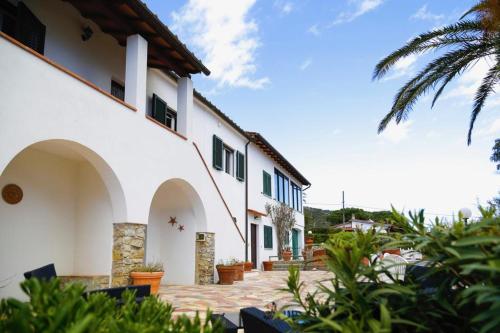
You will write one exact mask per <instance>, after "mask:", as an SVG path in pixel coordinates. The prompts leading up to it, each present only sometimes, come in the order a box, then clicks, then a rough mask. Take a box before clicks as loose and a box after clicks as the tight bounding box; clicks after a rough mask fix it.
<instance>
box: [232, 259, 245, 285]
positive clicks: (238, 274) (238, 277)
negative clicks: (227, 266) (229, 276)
mask: <svg viewBox="0 0 500 333" xmlns="http://www.w3.org/2000/svg"><path fill="white" fill-rule="evenodd" d="M233 267H234V281H243V272H244V271H245V264H244V263H242V262H240V263H237V264H234V265H233Z"/></svg>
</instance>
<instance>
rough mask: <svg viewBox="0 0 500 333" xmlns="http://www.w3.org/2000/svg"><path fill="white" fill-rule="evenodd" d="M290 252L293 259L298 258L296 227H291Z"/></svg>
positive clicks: (297, 233) (297, 232)
mask: <svg viewBox="0 0 500 333" xmlns="http://www.w3.org/2000/svg"><path fill="white" fill-rule="evenodd" d="M292 254H293V259H294V260H297V259H298V258H299V231H298V230H297V229H292Z"/></svg>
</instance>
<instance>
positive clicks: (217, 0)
mask: <svg viewBox="0 0 500 333" xmlns="http://www.w3.org/2000/svg"><path fill="white" fill-rule="evenodd" d="M146 3H147V5H148V6H149V7H150V9H152V10H153V11H154V12H155V13H157V15H158V16H159V17H160V19H161V20H162V21H163V22H164V23H166V24H167V25H168V26H169V27H170V29H172V30H173V31H174V32H175V33H176V34H177V35H178V36H179V37H180V38H181V40H182V41H183V42H184V43H185V44H186V45H187V46H188V47H189V48H190V49H191V50H192V51H193V52H194V53H195V54H196V55H197V56H198V57H199V58H200V59H201V60H202V61H203V63H204V64H205V65H206V66H207V67H208V68H209V69H210V70H211V72H212V73H211V75H210V76H208V77H207V76H204V75H203V74H198V75H195V76H193V81H194V86H195V88H196V89H197V90H199V91H201V92H202V94H204V95H205V96H206V97H207V98H208V99H209V100H211V101H212V102H213V103H214V104H215V105H217V106H218V107H219V108H220V109H221V110H222V111H223V112H225V113H226V114H227V115H229V116H230V117H231V118H232V119H233V120H234V121H236V123H238V124H239V125H240V126H241V127H243V128H244V129H246V130H251V131H257V132H260V133H261V134H262V135H263V136H264V137H266V138H267V139H268V141H270V142H271V143H272V144H273V145H274V146H275V147H276V148H277V149H278V150H279V151H280V152H281V153H282V154H284V156H285V157H287V159H288V160H289V161H290V162H292V163H293V164H294V166H295V167H296V168H297V169H298V170H299V171H300V172H301V173H302V174H303V175H304V176H305V177H306V178H307V179H308V180H309V181H310V182H311V183H312V186H311V188H310V189H308V190H307V192H306V193H307V204H308V205H310V206H313V207H319V208H328V209H338V208H339V207H340V204H341V193H342V191H345V200H346V206H349V207H361V208H365V209H368V210H378V209H389V208H390V206H391V205H394V206H395V207H396V208H397V209H398V210H406V211H407V210H414V209H420V208H425V209H426V212H427V216H428V217H432V216H434V215H439V216H441V217H448V218H451V216H452V215H453V214H456V212H457V211H458V210H459V209H460V208H462V207H468V208H471V209H472V210H473V213H474V214H475V215H476V214H477V210H476V209H475V207H476V205H477V203H478V202H482V203H485V202H486V201H487V200H489V199H491V198H492V197H494V196H495V195H496V194H497V193H498V192H499V190H500V174H499V173H497V172H496V171H495V165H494V164H493V163H492V162H490V161H489V157H490V155H491V148H492V146H493V142H494V139H495V138H498V137H500V112H499V108H500V93H497V95H495V96H493V97H492V98H490V99H489V101H488V102H487V104H486V107H485V108H484V110H483V111H482V113H481V114H480V116H479V118H478V120H477V122H476V126H475V131H474V135H473V141H472V145H470V146H467V143H466V134H467V130H468V125H469V118H470V111H471V103H472V96H473V94H474V91H475V88H476V87H477V86H478V84H479V82H480V80H481V77H482V76H483V75H484V73H485V71H486V70H487V69H488V67H489V66H491V64H492V62H491V61H489V60H486V61H483V62H478V63H477V64H476V65H475V66H474V67H472V68H471V69H470V70H469V71H467V72H466V73H464V74H463V75H462V76H461V77H460V78H459V79H457V80H456V81H455V82H453V83H452V84H451V85H449V87H448V88H447V90H445V92H444V93H443V95H442V97H441V99H440V101H438V103H437V105H436V106H435V107H434V108H433V109H431V108H430V100H431V99H430V97H425V98H423V99H421V100H420V101H419V102H418V104H417V105H416V106H415V108H414V111H413V112H412V114H411V115H410V117H409V119H408V121H406V122H405V123H401V124H399V125H395V124H391V125H389V127H388V128H387V129H386V130H385V131H384V132H383V133H382V134H380V135H379V134H377V126H378V122H379V121H380V120H381V119H382V117H383V116H384V115H385V114H386V113H387V112H388V111H389V109H390V107H391V102H392V100H393V97H394V95H395V93H396V91H397V90H398V89H399V87H401V85H402V84H404V83H405V82H406V81H407V80H408V79H409V78H410V77H411V75H412V74H415V73H416V72H417V71H418V70H419V68H421V67H422V66H423V65H425V64H426V61H429V59H432V58H433V57H434V56H435V54H432V53H429V54H425V55H420V56H415V57H410V58H406V59H404V60H403V61H401V62H399V63H398V64H397V65H396V66H395V68H394V70H393V71H391V72H390V73H389V74H388V75H387V77H386V78H385V79H383V80H380V81H372V73H373V69H374V66H375V65H376V64H377V62H378V61H379V60H381V59H382V58H383V57H385V56H387V55H388V54H389V53H390V52H392V51H394V50H395V49H397V48H398V47H400V46H402V45H403V44H404V43H405V42H407V41H408V40H409V39H410V38H412V37H415V36H416V35H418V34H419V33H422V32H425V31H428V30H430V29H433V28H436V27H440V26H443V25H446V24H449V23H452V22H454V21H456V20H457V19H458V18H459V17H460V16H461V14H462V13H463V12H465V11H466V10H467V9H468V8H470V6H471V5H472V4H474V3H475V1H473V0H439V1H430V0H427V1H421V0H404V1H403V0H335V1H332V0H324V1H321V0H225V1H224V0H188V1H185V0H171V1H164V0H147V1H146ZM259 181H260V180H259Z"/></svg>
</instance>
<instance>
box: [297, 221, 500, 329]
mask: <svg viewBox="0 0 500 333" xmlns="http://www.w3.org/2000/svg"><path fill="white" fill-rule="evenodd" d="M393 223H394V224H396V225H397V226H398V227H399V228H400V230H402V233H398V234H395V235H392V234H382V233H376V232H375V231H373V232H368V233H363V232H360V231H358V232H356V233H353V235H355V237H354V238H353V240H352V241H349V242H345V243H343V242H338V241H337V242H335V244H334V243H332V242H328V243H327V244H326V248H327V252H328V254H329V259H328V262H327V266H328V269H329V270H330V271H331V272H332V273H333V278H332V279H329V280H326V281H323V282H321V283H320V284H319V286H318V290H317V291H316V292H315V293H313V294H310V293H308V294H306V296H303V295H302V296H301V291H302V289H303V288H304V286H303V284H302V283H301V282H300V274H299V271H298V270H296V269H293V268H292V269H291V271H290V275H289V278H288V289H287V290H288V291H289V292H290V293H292V294H293V298H294V302H295V303H296V305H299V306H300V307H302V308H303V311H304V315H303V316H301V317H299V318H295V319H293V320H292V319H289V321H290V323H291V324H292V325H294V326H295V327H296V328H297V329H299V330H300V331H305V332H353V333H354V332H485V333H486V332H499V331H500V315H499V314H500V219H499V218H498V217H497V218H494V217H487V218H483V220H482V221H479V222H477V223H471V224H468V225H466V224H465V223H464V222H463V221H460V220H459V221H456V222H453V223H452V224H449V225H445V224H442V223H440V221H437V220H436V221H435V222H434V223H433V224H432V225H428V224H426V223H425V221H424V214H423V211H421V212H419V213H415V214H410V217H406V216H404V215H403V214H400V213H398V212H396V211H393ZM343 244H344V246H343ZM394 247H401V248H413V249H415V250H418V251H420V252H421V253H423V255H424V258H425V260H426V261H427V262H428V265H429V267H430V270H429V273H428V274H429V275H428V277H429V278H430V279H433V278H434V279H436V281H437V282H436V284H435V287H436V288H435V289H428V288H426V287H424V286H423V285H422V282H418V281H417V282H416V281H400V280H398V279H396V278H395V277H393V276H391V275H390V273H389V272H388V271H387V270H384V269H382V268H381V266H380V265H377V264H376V261H377V259H373V260H374V261H372V262H371V265H370V266H365V265H363V264H362V259H363V258H370V255H371V254H373V253H375V252H376V251H377V249H380V248H382V249H383V248H394ZM383 274H385V275H386V276H388V277H389V280H387V279H382V277H383ZM299 323H300V325H299Z"/></svg>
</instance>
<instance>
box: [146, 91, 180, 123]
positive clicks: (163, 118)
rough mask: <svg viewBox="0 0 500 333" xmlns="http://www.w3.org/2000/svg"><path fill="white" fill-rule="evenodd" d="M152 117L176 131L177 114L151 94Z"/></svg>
mask: <svg viewBox="0 0 500 333" xmlns="http://www.w3.org/2000/svg"><path fill="white" fill-rule="evenodd" d="M152 116H153V118H154V119H155V120H156V121H158V122H160V123H162V124H163V125H165V126H167V127H168V128H170V129H172V130H174V131H177V112H175V111H174V110H172V109H171V108H169V107H168V106H167V103H165V101H164V100H162V99H161V98H160V97H158V96H157V95H156V94H153V107H152Z"/></svg>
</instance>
